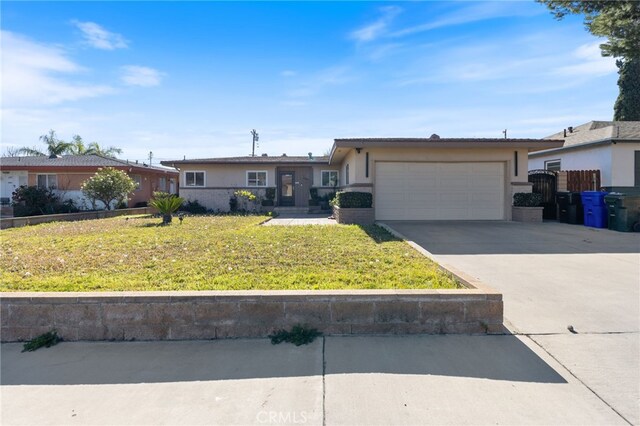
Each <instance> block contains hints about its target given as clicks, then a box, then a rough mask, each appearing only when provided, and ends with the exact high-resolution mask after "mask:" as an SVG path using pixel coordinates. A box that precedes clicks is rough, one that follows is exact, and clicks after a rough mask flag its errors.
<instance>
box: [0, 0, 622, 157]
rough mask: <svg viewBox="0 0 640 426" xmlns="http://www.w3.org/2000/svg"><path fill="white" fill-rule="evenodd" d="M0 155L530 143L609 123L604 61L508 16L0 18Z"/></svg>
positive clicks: (183, 7)
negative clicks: (85, 145) (399, 142)
mask: <svg viewBox="0 0 640 426" xmlns="http://www.w3.org/2000/svg"><path fill="white" fill-rule="evenodd" d="M0 7H1V8H2V10H1V11H2V25H1V27H2V39H1V41H0V43H1V48H2V144H3V148H4V147H6V146H25V145H26V146H37V145H38V144H39V142H38V137H39V136H40V135H42V134H44V133H46V132H47V131H48V130H49V129H55V130H56V131H57V133H58V135H59V137H61V138H63V139H71V137H72V135H74V134H79V135H81V136H82V137H83V139H84V140H85V141H87V142H91V141H97V142H99V143H100V144H101V145H104V146H110V145H113V146H117V147H120V148H122V149H123V150H124V153H123V155H122V157H123V158H129V159H140V160H142V159H145V158H146V157H147V155H148V153H149V151H153V153H154V159H155V161H158V160H163V159H178V158H183V156H186V157H187V158H206V157H221V156H234V155H247V154H250V153H251V135H250V130H251V129H252V128H255V129H257V130H258V132H259V133H260V147H259V148H258V150H257V152H258V153H263V152H264V153H268V154H270V155H279V154H282V153H283V152H286V153H288V154H290V155H293V154H299V155H305V154H306V153H307V152H313V153H314V154H322V153H324V152H325V151H327V150H328V149H329V148H330V147H331V144H332V142H333V139H334V138H343V137H389V136H402V137H411V136H415V137H423V136H424V137H428V136H429V135H431V134H432V133H437V134H439V135H440V136H442V137H501V136H502V130H503V129H505V128H506V129H508V135H509V136H510V137H543V136H547V135H549V134H552V133H555V132H556V131H560V130H562V129H563V128H565V127H567V126H571V125H573V126H575V125H578V124H582V123H584V122H587V121H589V120H609V119H611V116H612V114H613V112H612V109H613V103H614V101H615V98H616V96H617V85H616V81H617V73H616V67H615V61H614V60H613V59H611V58H602V57H601V56H600V51H599V48H598V44H599V43H601V42H602V40H601V39H597V38H595V37H593V36H591V35H590V34H589V33H588V32H587V31H585V30H584V27H583V25H582V20H581V18H580V17H568V18H566V19H565V20H564V21H560V22H559V21H556V20H555V19H554V18H553V16H552V15H551V14H550V13H549V12H548V11H547V9H546V8H545V7H544V6H542V5H540V4H537V3H534V2H529V1H516V2H472V1H464V2H349V3H347V2H274V3H271V2H260V3H254V2H233V3H231V2H223V3H210V2H138V3H135V2H104V3H102V2H7V1H4V2H2V3H1V6H0Z"/></svg>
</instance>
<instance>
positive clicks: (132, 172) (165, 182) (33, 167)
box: [0, 155, 179, 209]
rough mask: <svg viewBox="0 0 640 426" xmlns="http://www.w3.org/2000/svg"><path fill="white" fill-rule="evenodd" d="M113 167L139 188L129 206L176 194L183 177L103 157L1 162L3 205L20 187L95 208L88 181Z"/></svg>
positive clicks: (173, 172)
mask: <svg viewBox="0 0 640 426" xmlns="http://www.w3.org/2000/svg"><path fill="white" fill-rule="evenodd" d="M103 167H113V168H114V169H118V170H122V171H124V172H125V173H127V174H128V175H129V176H130V177H131V178H132V179H133V180H134V181H136V183H138V188H137V189H136V191H135V192H133V194H131V196H130V199H129V203H128V205H129V206H135V205H136V204H137V203H142V202H147V201H149V199H150V198H151V196H152V194H153V191H165V192H170V193H176V192H177V188H178V178H179V173H178V172H177V171H176V170H175V169H168V168H165V167H152V166H148V165H146V164H138V163H137V162H128V161H126V160H119V159H115V158H109V157H103V156H100V155H64V156H58V157H45V156H32V157H2V158H0V169H1V173H0V202H1V203H2V204H8V203H10V202H11V194H12V192H13V191H15V190H16V188H18V187H19V186H22V185H28V186H35V185H37V186H41V187H45V188H54V190H55V192H56V193H57V194H58V195H59V196H60V197H62V198H63V199H71V200H73V201H74V202H75V204H76V206H77V207H78V208H81V209H83V208H84V209H88V208H91V207H92V206H91V203H90V202H89V201H88V200H86V199H85V197H84V195H83V194H82V191H81V185H82V183H83V182H84V181H86V180H87V179H89V178H90V177H91V176H93V175H94V174H95V173H96V172H97V171H98V169H100V168H103Z"/></svg>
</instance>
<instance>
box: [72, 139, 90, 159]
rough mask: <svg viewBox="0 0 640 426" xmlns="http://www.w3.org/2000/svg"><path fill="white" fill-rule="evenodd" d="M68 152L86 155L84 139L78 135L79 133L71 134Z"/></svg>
mask: <svg viewBox="0 0 640 426" xmlns="http://www.w3.org/2000/svg"><path fill="white" fill-rule="evenodd" d="M69 153H71V154H73V155H86V154H87V147H86V146H85V144H84V141H83V140H82V138H81V137H80V135H73V138H72V142H71V148H70V149H69Z"/></svg>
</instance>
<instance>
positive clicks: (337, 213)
mask: <svg viewBox="0 0 640 426" xmlns="http://www.w3.org/2000/svg"><path fill="white" fill-rule="evenodd" d="M333 216H334V217H335V218H336V222H338V223H343V224H347V225H352V224H355V225H373V223H374V222H375V215H374V211H373V208H368V209H345V208H340V207H334V208H333Z"/></svg>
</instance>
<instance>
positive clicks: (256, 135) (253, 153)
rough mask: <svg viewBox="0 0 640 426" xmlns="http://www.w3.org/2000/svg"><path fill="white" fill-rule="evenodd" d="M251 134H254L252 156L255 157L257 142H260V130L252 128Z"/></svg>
mask: <svg viewBox="0 0 640 426" xmlns="http://www.w3.org/2000/svg"><path fill="white" fill-rule="evenodd" d="M251 135H252V136H253V145H252V147H251V156H252V157H255V156H256V142H258V139H259V136H258V132H256V129H252V130H251Z"/></svg>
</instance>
